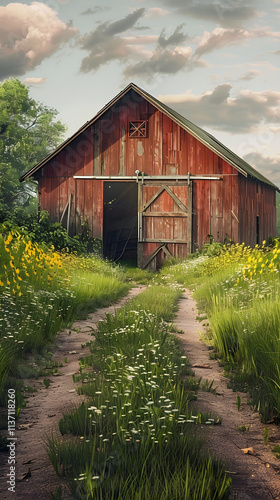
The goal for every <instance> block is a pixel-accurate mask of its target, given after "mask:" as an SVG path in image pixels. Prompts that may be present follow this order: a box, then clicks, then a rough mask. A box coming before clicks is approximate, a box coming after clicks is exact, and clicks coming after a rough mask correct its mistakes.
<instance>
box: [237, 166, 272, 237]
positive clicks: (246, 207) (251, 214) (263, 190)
mask: <svg viewBox="0 0 280 500" xmlns="http://www.w3.org/2000/svg"><path fill="white" fill-rule="evenodd" d="M239 193H240V196H239V242H243V241H244V242H245V243H246V244H247V245H250V246H254V245H256V244H257V243H260V244H261V243H262V241H263V240H267V238H268V237H269V236H272V237H275V236H276V210H275V207H276V191H275V189H273V187H272V186H269V185H267V184H264V183H263V182H258V181H257V180H256V179H253V178H247V179H245V178H244V177H243V176H241V175H240V176H239ZM257 217H258V227H259V238H258V240H259V241H257Z"/></svg>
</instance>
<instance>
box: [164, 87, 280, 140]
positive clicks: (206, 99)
mask: <svg viewBox="0 0 280 500" xmlns="http://www.w3.org/2000/svg"><path fill="white" fill-rule="evenodd" d="M231 89H232V87H231V85H229V84H223V85H218V86H217V87H216V88H215V89H214V90H213V91H212V92H205V93H203V94H200V95H193V94H191V93H190V92H186V93H185V94H181V95H165V96H164V95H162V96H159V99H160V100H161V101H163V102H164V103H166V104H168V105H170V107H172V108H173V109H175V110H176V111H178V112H179V113H180V114H181V115H183V116H185V117H186V118H188V119H189V120H191V121H193V122H195V123H196V124H197V125H200V126H201V127H203V126H204V127H205V126H207V127H211V128H214V129H218V130H223V131H228V132H231V133H236V134H238V133H249V132H256V131H257V130H258V127H259V126H261V125H263V124H264V123H270V124H278V125H279V124H280V108H279V106H280V92H275V91H269V90H267V91H262V92H253V91H251V90H243V91H241V92H239V94H238V95H237V96H236V97H234V98H231V97H230V92H231Z"/></svg>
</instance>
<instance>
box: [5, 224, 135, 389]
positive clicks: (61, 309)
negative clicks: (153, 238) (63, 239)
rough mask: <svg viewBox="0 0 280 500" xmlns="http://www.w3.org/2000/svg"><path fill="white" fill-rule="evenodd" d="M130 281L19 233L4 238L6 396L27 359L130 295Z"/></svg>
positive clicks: (106, 266)
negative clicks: (67, 328) (81, 320)
mask: <svg viewBox="0 0 280 500" xmlns="http://www.w3.org/2000/svg"><path fill="white" fill-rule="evenodd" d="M66 269H67V270H66ZM124 279H125V278H124V274H123V272H122V271H121V270H119V269H118V268H115V267H113V266H112V265H110V264H108V263H105V262H103V261H101V260H100V259H97V258H94V257H88V258H81V259H80V260H78V258H77V257H75V256H74V255H64V256H61V255H59V254H58V253H57V252H54V251H51V250H49V249H47V248H46V247H43V246H39V245H37V244H34V243H32V242H31V241H30V240H29V239H28V237H26V236H24V235H19V234H17V233H16V232H13V231H11V232H10V233H7V234H3V235H0V301H1V311H0V390H1V392H3V389H4V387H5V384H6V383H7V380H8V376H9V374H11V375H15V374H16V373H17V370H16V367H17V363H18V361H20V360H21V359H22V358H23V356H24V355H25V354H26V353H28V352H36V351H40V350H42V349H43V348H44V346H46V344H48V343H49V342H51V341H53V340H54V338H55V336H56V334H57V332H58V331H59V330H60V329H61V328H62V327H63V326H65V325H67V324H69V323H71V322H72V321H73V319H74V318H75V317H76V316H77V315H80V316H81V317H85V316H86V314H87V313H88V312H89V311H93V310H94V309H96V308H97V307H100V306H101V305H102V306H103V305H107V304H108V303H110V302H112V301H114V300H115V299H116V298H118V297H120V296H122V295H124V294H125V293H126V292H127V291H128V289H129V285H128V284H127V283H125V281H124Z"/></svg>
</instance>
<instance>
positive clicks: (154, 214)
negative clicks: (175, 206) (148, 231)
mask: <svg viewBox="0 0 280 500" xmlns="http://www.w3.org/2000/svg"><path fill="white" fill-rule="evenodd" d="M143 217H183V218H187V217H188V214H187V213H185V212H143Z"/></svg>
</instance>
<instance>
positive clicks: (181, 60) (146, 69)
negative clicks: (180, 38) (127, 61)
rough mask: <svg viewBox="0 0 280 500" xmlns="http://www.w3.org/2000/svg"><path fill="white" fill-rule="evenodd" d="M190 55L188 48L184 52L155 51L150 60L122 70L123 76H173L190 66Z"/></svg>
mask: <svg viewBox="0 0 280 500" xmlns="http://www.w3.org/2000/svg"><path fill="white" fill-rule="evenodd" d="M191 55H192V50H191V48H190V47H188V48H186V49H185V50H184V51H183V50H180V49H174V50H158V49H156V50H155V51H154V52H153V55H152V57H150V59H147V60H144V61H140V62H139V63H136V64H131V65H128V66H127V67H126V68H125V70H124V76H126V77H133V76H139V75H141V76H144V77H145V78H147V79H150V78H152V77H153V75H154V74H156V73H161V74H175V73H178V71H180V70H182V69H184V68H186V66H187V65H188V63H189V64H190V65H191V64H192V63H191Z"/></svg>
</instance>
